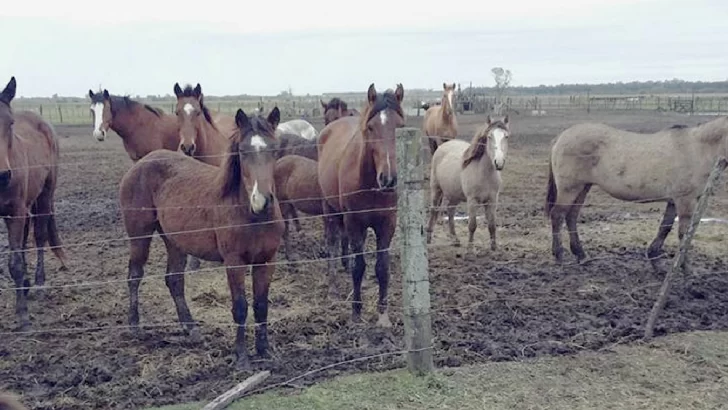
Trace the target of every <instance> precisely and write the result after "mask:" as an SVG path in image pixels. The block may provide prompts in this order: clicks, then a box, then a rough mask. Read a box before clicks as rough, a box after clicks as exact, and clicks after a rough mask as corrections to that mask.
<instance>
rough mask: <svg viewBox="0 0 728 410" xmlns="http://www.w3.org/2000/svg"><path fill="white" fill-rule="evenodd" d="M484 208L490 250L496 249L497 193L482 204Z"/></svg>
mask: <svg viewBox="0 0 728 410" xmlns="http://www.w3.org/2000/svg"><path fill="white" fill-rule="evenodd" d="M483 209H484V210H485V218H486V220H487V221H488V234H489V235H490V250H492V251H494V250H496V249H497V246H496V239H495V231H496V210H497V209H498V194H496V195H495V197H494V198H492V199H490V200H488V201H486V202H485V203H484V204H483Z"/></svg>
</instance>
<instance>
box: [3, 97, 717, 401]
mask: <svg viewBox="0 0 728 410" xmlns="http://www.w3.org/2000/svg"><path fill="white" fill-rule="evenodd" d="M350 105H351V106H352V107H357V108H358V105H357V104H350ZM271 107H272V106H270V105H269V104H266V108H267V109H269V108H271ZM212 108H213V109H215V107H214V105H213V106H212ZM712 118H713V117H708V116H693V117H689V116H683V115H679V114H674V113H659V112H654V111H650V112H645V111H642V112H628V111H620V112H608V111H599V112H597V111H593V112H592V114H591V115H589V116H587V114H586V113H584V112H583V111H581V112H575V111H569V112H565V113H562V114H560V115H547V116H542V117H531V116H526V115H511V117H510V121H511V132H512V137H511V139H510V142H509V151H508V158H507V160H506V164H505V168H504V169H503V171H502V177H503V188H502V191H501V194H500V199H499V203H498V211H497V220H498V222H497V224H498V235H499V236H498V246H499V248H498V250H496V251H494V252H493V251H490V250H489V248H488V246H486V244H487V243H488V233H487V229H484V226H483V222H484V220H483V218H482V213H481V215H480V217H479V219H478V222H479V226H478V230H477V232H476V234H475V235H476V239H475V241H476V242H475V243H476V246H477V247H478V253H477V254H476V255H475V256H468V255H466V254H465V250H466V248H465V246H463V247H459V248H454V247H452V246H451V245H450V240H449V239H448V237H447V233H446V227H445V225H444V224H442V223H439V224H438V225H436V226H435V231H434V234H433V239H432V243H431V244H430V245H429V248H428V249H429V250H428V252H429V266H430V281H431V294H432V309H433V317H432V321H433V323H432V325H433V332H434V336H435V351H434V357H435V364H436V365H437V366H439V367H444V366H462V365H465V364H474V363H487V362H494V361H495V362H500V361H514V360H521V359H524V358H541V357H546V356H558V355H571V354H575V353H579V352H584V351H599V350H601V349H605V348H610V347H612V346H614V345H620V344H630V343H631V342H633V341H635V340H637V339H638V338H640V337H641V335H642V329H643V326H644V321H645V320H646V318H647V314H648V312H649V310H650V309H651V307H652V304H653V302H654V300H655V298H656V295H657V290H658V288H659V286H660V284H661V282H662V276H661V275H656V274H654V273H653V271H652V268H651V266H650V263H649V262H648V261H647V260H646V259H645V257H644V251H645V249H646V247H647V245H648V244H649V242H650V241H651V240H652V238H653V237H654V235H655V233H656V231H657V228H658V224H659V222H660V218H661V216H662V213H663V211H664V204H651V205H638V204H629V203H625V202H620V201H618V200H616V199H613V198H611V197H609V196H607V195H605V194H604V193H602V192H601V191H600V189H598V188H596V187H595V188H594V189H593V190H592V191H591V193H590V194H589V196H588V197H587V200H586V205H585V206H584V209H583V210H582V213H581V215H580V219H579V229H580V234H581V238H582V241H583V245H584V248H585V251H586V252H587V254H588V256H589V257H592V258H594V259H593V260H591V261H590V262H588V263H587V264H584V265H581V266H579V265H576V264H573V263H570V264H567V265H566V266H563V267H559V266H556V265H555V264H554V262H553V257H552V256H551V229H550V224H549V222H548V221H547V219H546V218H545V216H544V214H543V205H544V200H545V194H546V177H547V168H548V163H547V160H548V148H549V142H550V141H551V139H552V138H554V137H555V136H556V135H557V134H558V133H559V132H560V131H562V130H563V129H565V128H567V127H568V126H570V125H573V124H576V123H579V122H583V121H587V120H594V121H603V122H605V123H607V124H609V125H613V126H615V127H619V128H623V129H625V130H630V131H639V132H654V131H657V130H659V129H662V128H665V127H668V126H671V125H673V124H686V125H695V124H697V123H699V122H704V121H708V120H709V119H712ZM283 120H284V121H285V120H286V118H283ZM407 120H408V121H407V122H408V126H413V127H417V128H419V127H421V124H422V117H415V116H410V117H408V119H407ZM484 120H485V116H480V115H467V116H459V117H458V122H459V138H461V139H464V140H470V138H471V137H472V135H473V132H474V131H475V129H476V127H477V126H479V125H481V124H482V122H483V121H484ZM311 122H312V123H313V124H314V125H315V126H316V128H317V129H319V130H320V129H321V128H322V126H323V119H322V118H320V117H317V118H313V119H312V121H311ZM91 130H92V126H91V125H90V123H86V124H83V125H58V126H57V127H56V131H57V133H58V135H59V137H60V165H59V181H58V188H57V191H56V221H57V224H58V228H59V230H60V235H61V238H62V240H63V242H64V245H65V250H66V254H67V258H68V262H67V264H68V271H65V272H62V271H59V267H60V263H59V262H58V260H57V259H54V258H47V260H46V284H47V285H49V286H51V287H54V288H51V289H49V290H48V292H47V295H46V296H45V297H44V298H40V299H39V297H38V296H37V293H36V292H35V291H34V290H31V291H30V296H29V299H30V300H29V311H30V319H31V331H30V333H25V334H18V333H16V332H14V331H13V329H14V326H15V325H14V321H15V314H14V292H13V291H10V290H2V291H0V340H2V342H1V343H0V389H7V390H11V391H14V392H22V393H23V395H24V401H25V402H26V403H28V404H30V405H31V406H32V407H33V408H36V409H51V408H63V409H90V408H97V409H102V408H104V409H106V408H140V407H144V406H160V405H166V404H174V403H182V402H186V401H199V400H205V399H212V398H214V397H215V396H217V395H218V394H220V393H222V392H223V391H225V390H227V389H228V388H230V387H231V386H233V385H234V384H236V383H237V382H239V381H240V380H242V379H244V378H245V377H247V376H248V375H249V374H248V373H238V372H235V371H234V369H233V367H232V364H233V362H234V355H233V354H232V352H231V351H230V346H232V345H233V340H234V332H233V327H234V326H235V325H234V322H233V321H232V318H231V313H230V302H229V294H228V288H227V284H226V277H225V274H224V270H223V269H221V268H220V266H219V265H218V264H214V263H209V262H204V261H203V262H202V265H201V269H202V271H200V272H196V273H193V274H191V275H190V276H189V277H188V279H187V282H186V295H187V300H188V303H189V307H190V310H191V311H192V315H193V317H194V318H195V319H196V320H197V321H199V322H200V326H199V330H200V332H201V333H202V342H201V343H200V344H192V343H190V342H189V341H188V340H187V338H186V337H185V336H184V334H183V332H182V329H181V328H180V326H179V324H178V322H177V315H176V312H175V307H174V303H173V301H172V299H171V298H170V296H169V291H168V289H167V287H166V286H165V283H164V279H163V277H162V276H161V275H162V274H163V273H164V270H165V264H166V255H165V252H164V246H163V243H162V241H161V240H160V239H158V238H157V239H154V240H153V242H152V252H151V256H150V259H149V263H148V265H147V267H146V272H147V275H146V276H145V278H144V280H143V282H142V285H141V288H140V297H139V309H140V325H141V326H142V327H143V333H142V336H141V337H140V338H137V337H135V336H133V335H132V333H131V332H130V331H129V330H128V328H127V323H128V322H127V312H128V303H129V302H128V287H127V283H126V277H127V264H128V254H129V250H128V244H127V242H126V241H124V240H123V238H124V237H125V232H124V228H123V226H122V223H121V213H120V210H119V195H118V187H119V182H120V180H121V178H122V176H123V175H124V173H125V172H126V171H127V170H128V169H129V167H130V166H131V165H132V162H131V160H130V159H129V157H128V155H127V154H126V152H125V151H124V148H123V147H122V144H121V141H120V139H119V138H118V137H117V136H116V135H114V134H113V133H110V135H109V136H108V137H107V139H106V141H104V142H98V141H96V140H95V139H94V138H93V137H92V136H91ZM725 188H726V186H725V183H721V185H720V187H719V188H718V189H717V190H716V196H715V198H712V199H711V202H710V206H709V210H708V213H707V216H708V217H714V218H728V192H726V189H725ZM462 208H464V207H462ZM461 211H462V210H461ZM462 214H463V213H462V212H459V215H462ZM301 216H303V215H301ZM466 224H467V222H466V221H463V220H458V221H457V224H456V229H457V233H458V236H459V237H460V239H461V241H462V242H465V239H466V238H467V225H466ZM301 225H302V230H301V231H300V232H296V231H295V229H293V230H292V232H291V244H292V247H293V249H294V250H295V252H296V253H297V254H298V255H299V258H300V260H299V261H297V262H288V261H287V260H286V259H285V257H284V252H283V247H281V248H280V250H279V252H278V258H277V260H278V263H279V265H278V266H277V267H276V270H275V274H274V277H273V281H272V283H271V285H270V296H269V299H270V305H269V309H270V310H269V316H268V317H269V326H268V332H269V340H270V345H271V346H270V350H271V356H272V357H271V359H269V360H266V361H257V362H256V361H253V362H252V367H253V369H254V370H257V369H268V370H270V371H271V373H272V375H271V377H270V378H269V379H268V381H267V382H266V383H267V384H269V385H270V384H275V383H280V382H285V381H286V380H289V379H291V378H293V377H296V376H299V375H301V374H303V373H306V372H308V371H311V370H314V369H317V368H320V367H323V366H327V365H333V364H335V363H338V362H342V361H348V363H346V364H342V365H339V366H336V367H331V368H329V369H327V370H325V371H321V372H317V373H314V374H312V375H310V376H307V377H304V378H302V379H300V380H297V381H296V383H295V384H296V385H307V384H310V383H313V382H317V381H320V380H322V379H327V378H332V377H334V376H337V375H341V374H351V373H360V372H367V371H380V370H387V369H393V368H398V367H402V366H403V364H404V359H403V357H402V356H401V355H394V354H392V355H387V353H388V352H397V351H401V350H402V349H403V345H402V336H403V326H402V317H401V310H402V304H401V294H400V289H401V286H400V283H401V274H400V267H399V255H398V251H397V249H396V248H395V249H393V252H392V258H391V270H390V272H391V275H392V277H391V280H390V283H391V285H390V291H389V292H390V296H389V306H390V307H389V314H390V318H391V320H392V323H393V328H392V329H391V330H384V329H380V328H377V327H375V326H374V323H375V321H376V320H377V314H376V299H377V297H376V294H377V288H378V287H377V284H376V280H375V278H374V274H373V270H372V269H367V273H366V277H365V279H364V285H363V296H362V299H363V302H364V309H363V313H362V319H363V320H364V322H365V323H364V324H352V323H350V320H349V319H350V312H351V302H350V300H348V299H347V300H341V301H339V302H331V301H328V300H327V299H326V294H327V290H328V283H327V275H326V272H327V263H326V261H325V260H321V259H320V258H321V255H323V254H324V249H325V242H324V240H323V236H322V235H323V227H322V223H321V218H320V217H311V218H306V217H305V216H304V219H303V220H302V221H301ZM2 229H3V230H4V228H2ZM727 231H728V224H723V223H721V222H706V223H704V224H702V225H701V226H700V229H699V231H698V234H697V235H696V237H695V240H694V242H693V248H694V249H693V253H692V255H693V256H692V260H693V264H694V265H693V268H694V272H693V276H689V277H680V278H679V279H678V280H677V281H676V282H675V283H674V286H673V288H672V291H671V294H670V297H669V299H668V303H667V306H666V309H665V311H664V313H663V314H662V316H661V317H660V319H659V320H658V326H657V328H656V334H657V335H658V336H661V335H664V334H667V333H675V332H685V331H691V330H725V329H726V328H728V275H727V274H728V266H726V263H725V257H724V254H725V248H726V247H725V241H724V238H725V235H726V233H727ZM2 235H3V236H5V233H4V232H2ZM372 237H373V235H371V234H369V239H368V241H367V243H366V248H365V249H366V250H369V251H371V250H373V249H374V243H373V241H372V239H373V238H372ZM2 243H3V248H2V252H4V253H5V255H3V257H4V258H7V252H6V251H7V247H6V242H5V241H3V242H2ZM31 243H32V242H31ZM396 243H397V242H396V237H395V241H394V242H393V246H395V247H396V246H397V245H396ZM676 245H677V234H676V232H675V231H673V233H671V234H670V236H669V237H668V240H667V242H666V249H667V251H668V253H671V254H672V253H674V252H675V251H676ZM366 258H367V265H368V266H373V264H374V263H373V259H374V255H371V254H370V255H367V256H366ZM567 261H568V262H572V261H573V259H572V256H571V255H570V254H568V253H567ZM28 262H29V271H30V269H31V268H32V267H33V266H34V264H35V256H34V255H33V254H32V253H31V255H29V256H28ZM2 270H3V274H2V275H0V288H2V289H7V288H11V287H13V284H12V281H11V280H10V278H9V275H8V273H7V268H6V264H5V263H4V262H3V263H2ZM338 272H339V274H340V275H341V280H339V284H340V286H341V287H342V290H345V291H344V292H341V294H342V295H344V297H346V295H347V294H348V293H349V292H350V289H351V279H350V274H349V273H346V272H344V271H343V270H342V269H341V268H339V271H338ZM72 284H84V285H83V286H75V285H72ZM69 285H71V286H69ZM248 294H250V287H249V286H248ZM248 330H249V332H250V333H252V331H253V329H252V327H251V328H250V329H248ZM372 355H373V356H376V357H375V358H372V359H369V360H364V358H365V357H367V356H372ZM354 359H362V360H354ZM372 394H376V393H372Z"/></svg>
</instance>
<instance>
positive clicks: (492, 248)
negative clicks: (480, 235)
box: [490, 243, 498, 251]
mask: <svg viewBox="0 0 728 410" xmlns="http://www.w3.org/2000/svg"><path fill="white" fill-rule="evenodd" d="M497 249H498V247H497V246H496V245H495V243H491V244H490V250H491V251H495V250H497Z"/></svg>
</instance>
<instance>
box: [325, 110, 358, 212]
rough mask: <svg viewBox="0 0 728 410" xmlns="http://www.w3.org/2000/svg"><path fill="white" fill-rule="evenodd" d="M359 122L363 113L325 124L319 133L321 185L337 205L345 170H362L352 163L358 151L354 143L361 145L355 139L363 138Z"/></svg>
mask: <svg viewBox="0 0 728 410" xmlns="http://www.w3.org/2000/svg"><path fill="white" fill-rule="evenodd" d="M359 123H360V118H359V117H342V118H339V119H338V120H336V121H334V122H331V123H330V124H329V125H327V126H326V127H324V129H323V130H321V134H320V135H319V142H318V177H319V185H320V186H321V192H322V193H323V195H324V197H325V198H326V201H327V202H328V203H329V204H330V205H331V206H333V207H334V208H335V209H338V208H339V207H340V203H339V191H340V187H341V181H340V179H341V178H340V177H341V176H342V175H341V174H342V173H343V174H346V173H347V172H349V173H351V172H358V170H354V169H352V166H351V165H350V163H352V162H355V161H356V160H357V154H358V152H356V151H355V149H354V147H355V146H358V144H356V143H355V141H356V140H357V139H359V140H360V139H361V132H360V131H359ZM347 165H348V167H349V168H348V169H347V168H346V166H347ZM354 168H355V167H354Z"/></svg>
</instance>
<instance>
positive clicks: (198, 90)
mask: <svg viewBox="0 0 728 410" xmlns="http://www.w3.org/2000/svg"><path fill="white" fill-rule="evenodd" d="M201 96H202V87H201V86H200V83H197V86H196V87H195V97H197V99H198V100H199V99H200V97H201Z"/></svg>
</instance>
